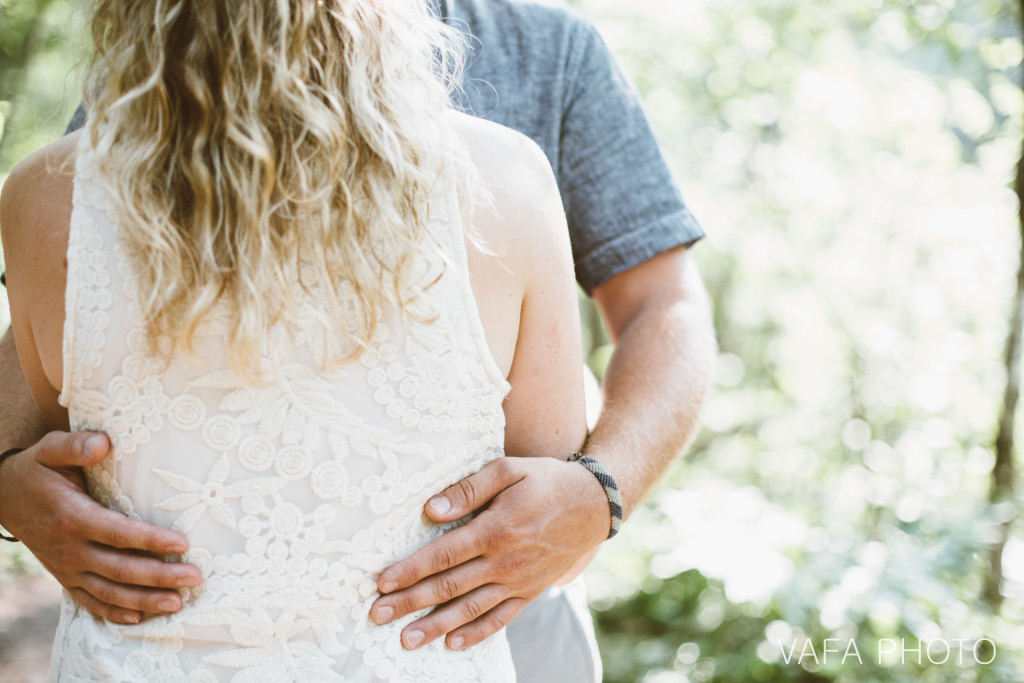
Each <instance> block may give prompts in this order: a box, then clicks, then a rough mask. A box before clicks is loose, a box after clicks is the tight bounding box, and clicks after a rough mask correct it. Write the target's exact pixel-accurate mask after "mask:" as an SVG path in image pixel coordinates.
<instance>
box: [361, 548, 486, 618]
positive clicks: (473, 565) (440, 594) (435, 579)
mask: <svg viewBox="0 0 1024 683" xmlns="http://www.w3.org/2000/svg"><path fill="white" fill-rule="evenodd" d="M486 567H487V563H486V562H485V561H484V560H482V559H480V558H477V559H474V560H471V561H469V562H467V563H466V564H463V565H460V566H458V567H456V568H454V569H449V570H448V571H445V572H441V573H440V574H435V575H434V576H431V577H429V578H426V579H424V580H422V581H420V582H418V583H416V584H415V585H414V586H410V587H409V588H406V589H405V590H401V591H398V592H397V593H392V594H390V595H385V596H384V597H382V598H378V599H377V601H376V602H374V603H373V607H372V608H371V610H370V618H371V619H373V620H374V621H375V622H376V623H378V624H386V623H387V622H389V621H393V620H395V619H400V618H401V617H404V616H405V615H407V614H412V613H413V612H415V611H417V610H421V609H426V608H427V607H433V606H435V605H441V604H444V603H446V602H449V601H451V600H454V599H455V598H458V597H459V596H461V595H464V594H466V593H468V592H470V591H471V590H473V589H475V588H478V587H480V586H481V585H483V584H484V583H485V581H484V576H483V574H484V570H485V569H486Z"/></svg>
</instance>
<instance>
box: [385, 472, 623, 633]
mask: <svg viewBox="0 0 1024 683" xmlns="http://www.w3.org/2000/svg"><path fill="white" fill-rule="evenodd" d="M446 501H447V505H446ZM485 506H486V508H485ZM483 508H485V509H483ZM481 509H483V511H482V512H479V514H478V515H477V516H476V517H474V518H473V520H472V521H470V522H469V523H468V524H466V525H465V526H463V527H460V528H458V529H454V530H452V531H450V532H449V533H447V534H445V535H444V536H442V537H441V538H439V539H437V540H436V541H434V542H433V543H431V544H430V545H428V546H426V547H424V548H421V549H420V550H418V551H417V552H415V553H413V554H412V555H411V556H409V557H408V558H406V559H405V560H402V561H401V562H399V563H397V564H395V565H393V566H391V567H389V568H388V569H386V570H384V572H383V573H381V575H380V579H379V580H378V583H377V586H378V588H379V589H380V592H381V593H383V594H384V595H383V596H382V597H380V598H378V599H377V601H376V602H375V603H374V604H373V607H372V609H371V612H370V615H371V617H372V618H373V619H374V621H376V622H377V623H387V622H389V621H392V620H394V619H397V618H400V617H402V616H405V615H406V614H409V613H411V612H415V611H416V610H420V609H423V608H426V607H432V606H435V605H441V607H439V608H438V609H435V610H434V611H433V612H431V613H430V614H429V615H427V616H425V617H423V618H422V619H419V620H417V621H414V622H413V623H411V624H409V625H408V626H406V627H405V629H403V631H402V644H403V645H404V646H405V647H406V648H409V649H414V648H417V647H420V646H422V645H425V644H426V643H429V642H430V641H432V640H434V639H436V638H438V637H440V636H443V635H445V634H448V637H447V639H446V642H447V645H448V647H450V648H452V649H456V650H458V649H462V648H466V647H470V646H472V645H475V644H477V643H479V642H480V641H482V640H484V639H485V638H487V637H489V636H491V635H493V634H494V633H496V632H497V631H498V630H500V629H501V628H502V627H503V626H505V625H506V624H508V622H509V621H511V620H512V618H513V617H514V616H515V615H517V614H518V613H519V612H520V611H521V610H522V609H523V607H525V606H526V605H527V604H528V603H529V602H531V601H532V600H533V599H535V598H536V597H537V596H539V595H540V594H541V593H543V592H544V590H545V589H547V588H548V587H549V586H551V585H552V584H553V583H555V582H556V580H558V579H559V578H560V577H562V576H563V575H565V574H566V572H567V571H569V570H570V569H575V570H580V569H582V565H583V563H581V560H587V559H589V557H587V556H588V555H591V556H592V554H593V552H594V551H595V550H596V548H597V546H599V545H600V543H601V541H603V540H604V539H605V538H607V536H608V529H609V524H610V522H611V516H610V512H609V510H608V499H607V497H606V496H605V493H604V489H603V488H602V487H601V484H600V483H599V482H598V481H597V480H596V479H595V478H594V476H593V475H592V474H591V473H590V472H589V471H587V469H586V468H584V467H581V466H580V465H578V464H577V463H571V462H563V461H559V460H555V459H553V458H546V457H537V458H511V457H506V458H501V459H499V460H495V461H494V462H492V463H490V464H489V465H487V466H486V467H484V468H483V469H482V470H480V471H479V472H477V473H476V474H473V475H471V476H469V477H467V478H466V479H463V480H462V481H460V482H458V483H456V484H454V485H453V486H450V487H449V488H447V489H445V490H444V491H442V492H441V494H440V495H438V496H435V497H434V498H431V499H430V501H428V503H427V505H426V506H424V511H425V513H426V514H427V516H428V517H429V518H430V519H432V520H434V521H436V522H450V521H454V520H457V519H461V518H462V517H464V516H466V515H467V514H469V513H471V512H474V511H478V510H481Z"/></svg>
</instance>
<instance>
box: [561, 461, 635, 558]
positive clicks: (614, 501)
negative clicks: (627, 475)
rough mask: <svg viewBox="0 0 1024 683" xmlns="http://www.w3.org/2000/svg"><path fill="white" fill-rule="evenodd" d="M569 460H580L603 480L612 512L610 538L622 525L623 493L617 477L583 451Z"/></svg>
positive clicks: (580, 462)
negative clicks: (613, 476)
mask: <svg viewBox="0 0 1024 683" xmlns="http://www.w3.org/2000/svg"><path fill="white" fill-rule="evenodd" d="M569 462H578V463H579V464H581V465H583V466H584V467H586V468H587V469H588V470H590V473H591V474H593V475H594V476H595V477H597V480H598V481H599V482H601V486H603V487H604V494H605V495H606V496H608V509H609V510H611V513H612V525H611V530H610V531H609V532H608V538H611V537H612V536H614V535H615V534H617V533H619V528H620V527H621V526H622V495H621V494H620V493H619V487H618V485H617V484H616V483H615V479H613V478H612V475H611V473H610V472H609V471H608V470H607V468H605V466H604V465H602V464H601V463H599V462H598V461H596V460H594V459H593V458H588V457H587V456H585V455H583V454H582V453H573V454H572V455H570V456H569ZM605 540H606V541H607V540H608V539H607V538H606V539H605Z"/></svg>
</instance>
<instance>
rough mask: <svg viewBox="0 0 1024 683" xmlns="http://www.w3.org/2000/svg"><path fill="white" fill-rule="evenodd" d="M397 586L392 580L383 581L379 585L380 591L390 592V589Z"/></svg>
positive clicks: (394, 588)
mask: <svg viewBox="0 0 1024 683" xmlns="http://www.w3.org/2000/svg"><path fill="white" fill-rule="evenodd" d="M397 588H398V584H397V583H395V582H394V581H385V582H384V583H382V584H381V585H380V592H381V593H390V592H391V591H393V590H396V589H397Z"/></svg>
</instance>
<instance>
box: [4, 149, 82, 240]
mask: <svg viewBox="0 0 1024 683" xmlns="http://www.w3.org/2000/svg"><path fill="white" fill-rule="evenodd" d="M79 135H80V133H78V132H76V133H72V134H70V135H66V136H64V137H62V138H60V139H59V140H57V141H56V142H53V143H51V144H49V145H47V146H46V147H43V148H42V149H40V150H38V151H36V152H34V153H33V154H31V155H29V156H28V157H26V158H25V159H24V160H22V161H21V162H19V163H18V164H17V165H16V166H15V167H14V168H13V169H12V170H11V173H10V175H8V176H7V179H6V180H5V181H4V186H3V192H2V193H0V230H2V232H3V241H4V252H5V253H6V254H7V255H8V256H9V257H10V256H11V255H12V252H15V253H20V252H27V253H26V255H28V254H31V253H33V252H36V251H39V252H40V253H42V251H41V250H50V249H52V248H53V243H52V240H53V239H59V238H61V237H63V238H64V239H65V241H66V236H67V229H68V224H69V222H70V219H71V198H72V193H73V188H74V162H75V150H76V149H77V145H78V138H79Z"/></svg>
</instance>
